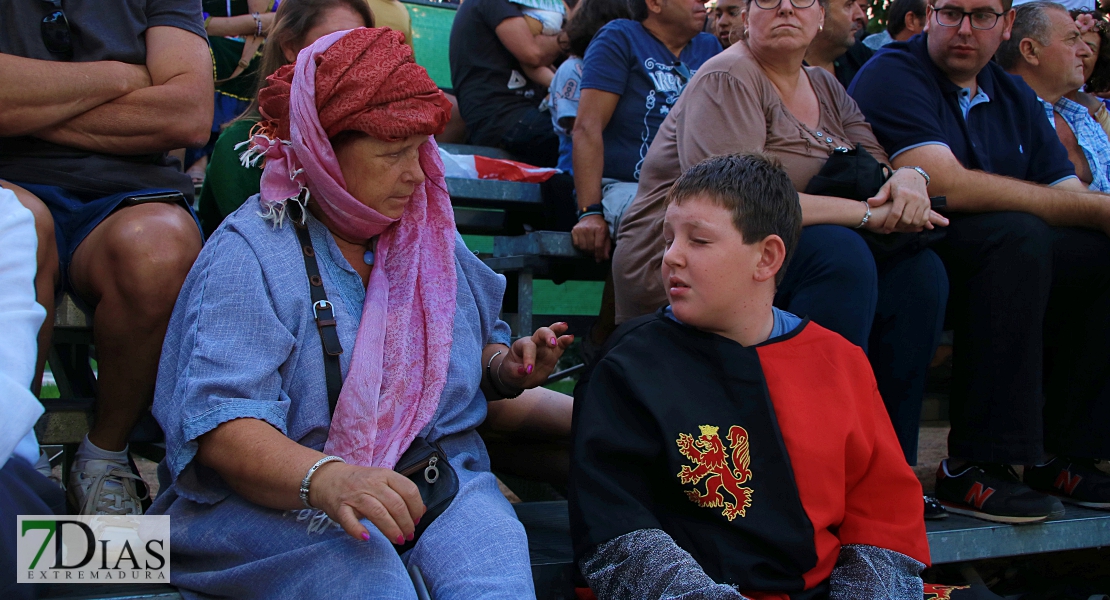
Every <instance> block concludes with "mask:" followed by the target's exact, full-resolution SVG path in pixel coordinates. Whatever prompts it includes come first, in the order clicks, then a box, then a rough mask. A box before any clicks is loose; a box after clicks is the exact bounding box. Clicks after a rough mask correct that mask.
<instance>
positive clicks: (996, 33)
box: [849, 0, 1110, 523]
mask: <svg viewBox="0 0 1110 600" xmlns="http://www.w3.org/2000/svg"><path fill="white" fill-rule="evenodd" d="M1014 19H1015V13H1014V11H1013V10H1011V6H1010V4H1009V1H1008V0H1006V1H1003V0H933V2H932V3H931V4H930V6H929V7H928V9H927V11H926V25H925V30H924V33H923V34H922V35H919V36H916V37H914V38H912V39H910V40H909V41H908V42H897V43H894V44H891V45H889V46H887V47H886V49H884V51H883V52H880V53H879V54H877V55H876V56H875V58H874V59H872V60H871V62H869V63H868V64H867V65H866V66H865V67H864V68H863V70H861V71H860V73H859V75H858V76H857V77H856V79H855V81H854V82H853V84H852V86H851V88H850V89H849V93H850V94H851V95H852V96H853V97H854V98H855V100H856V102H857V103H859V106H860V109H861V110H862V111H863V113H864V115H865V116H866V117H867V120H868V122H869V123H870V124H871V126H872V128H873V130H874V131H875V134H876V136H877V137H878V139H879V141H880V142H881V143H882V144H883V146H884V147H885V148H886V150H887V152H888V153H889V154H890V157H891V159H892V162H893V164H894V166H895V167H898V166H901V165H920V166H922V167H924V168H925V169H926V170H927V171H928V172H929V173H930V174H932V180H931V182H930V184H929V194H930V195H933V196H946V197H947V206H948V211H949V212H948V213H946V214H948V216H949V217H950V219H951V224H950V225H949V226H948V227H947V234H946V237H945V238H944V239H943V240H941V241H939V242H937V243H936V244H935V245H934V246H933V248H934V250H936V252H937V254H939V255H940V257H941V259H942V260H943V261H944V263H945V266H946V268H947V270H948V277H949V281H950V285H951V297H950V299H949V303H948V306H949V312H948V320H949V323H950V325H951V326H952V328H953V329H954V332H955V347H954V355H953V374H952V392H951V409H950V421H951V424H952V430H951V433H950V434H949V437H948V450H949V458H948V459H946V460H945V461H944V462H942V463H941V465H940V467H939V469H938V471H937V489H936V496H937V497H938V498H939V499H940V500H941V502H942V503H943V504H945V505H946V507H947V508H948V509H949V510H950V511H954V512H957V513H962V514H968V515H972V516H975V517H979V518H983V519H987V520H991V521H997V522H1005V523H1027V522H1036V521H1043V520H1046V519H1049V518H1054V517H1057V516H1059V515H1062V514H1063V513H1064V508H1063V505H1062V504H1061V503H1060V498H1062V499H1064V500H1065V501H1068V502H1073V503H1077V504H1082V505H1085V506H1090V507H1096V508H1098V507H1101V508H1110V477H1108V476H1107V475H1106V474H1105V473H1103V472H1102V471H1100V470H1099V469H1098V468H1097V467H1096V466H1095V463H1096V462H1097V460H1098V459H1104V458H1108V457H1110V436H1107V435H1106V431H1110V316H1108V313H1107V311H1106V307H1107V306H1108V305H1110V238H1108V237H1107V232H1110V197H1108V196H1106V195H1104V194H1099V193H1093V192H1090V191H1089V190H1088V189H1087V187H1086V186H1085V185H1084V184H1083V183H1082V182H1081V181H1080V180H1079V179H1077V178H1076V176H1075V168H1074V167H1073V165H1072V163H1071V162H1070V161H1069V160H1068V153H1067V150H1066V149H1065V148H1064V146H1063V145H1062V144H1061V143H1060V141H1059V140H1058V139H1057V136H1056V133H1055V132H1054V131H1053V128H1052V125H1051V124H1050V123H1049V122H1048V121H1047V119H1045V108H1044V105H1043V104H1042V102H1041V101H1040V100H1039V99H1038V98H1037V95H1036V94H1035V93H1034V92H1033V90H1031V89H1029V87H1028V86H1027V85H1026V84H1025V83H1024V82H1022V81H1021V79H1020V78H1019V77H1014V76H1011V75H1009V74H1007V73H1006V72H1005V71H1004V70H1003V69H1002V67H1001V66H999V65H998V64H997V63H992V62H991V57H992V56H993V55H994V54H995V51H996V50H998V48H999V46H1000V45H1001V44H1002V42H1003V41H1004V40H1006V39H1008V38H1010V37H1011V35H1012V28H1013V25H1014ZM1018 43H1019V44H1022V43H1023V42H1022V41H1021V40H1019V41H1018ZM1045 43H1046V44H1047V40H1046V42H1045ZM1032 50H1033V47H1032V46H1030V51H1032ZM1036 50H1037V53H1040V52H1041V50H1042V48H1040V45H1039V43H1038V47H1037V48H1036ZM1031 53H1032V52H1031ZM1014 465H1026V468H1025V471H1024V475H1023V478H1019V477H1018V476H1017V475H1016V472H1015V470H1014V468H1013V466H1014Z"/></svg>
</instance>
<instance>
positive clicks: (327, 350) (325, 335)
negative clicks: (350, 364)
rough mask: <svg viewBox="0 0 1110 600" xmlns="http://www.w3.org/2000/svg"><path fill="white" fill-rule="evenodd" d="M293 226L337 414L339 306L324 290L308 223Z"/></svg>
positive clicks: (340, 382)
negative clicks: (333, 302)
mask: <svg viewBox="0 0 1110 600" xmlns="http://www.w3.org/2000/svg"><path fill="white" fill-rule="evenodd" d="M293 230H294V231H296V232H297V239H298V240H300V243H301V257H302V258H304V270H305V272H306V273H308V290H309V292H310V293H311V294H312V315H313V316H314V317H315V318H316V329H317V330H318V331H319V332H320V342H321V344H323V346H324V376H325V378H326V379H327V385H328V406H330V407H331V413H332V414H335V405H336V403H337V402H339V390H340V389H341V388H342V387H343V373H342V371H341V370H340V368H339V355H340V354H343V345H342V344H340V343H339V332H338V331H336V329H335V310H334V307H333V306H332V305H331V302H328V296H327V294H325V293H324V280H323V279H322V278H321V277H320V265H319V263H317V262H316V251H315V250H313V249H312V239H311V238H310V237H309V235H308V227H307V226H306V225H304V224H303V223H297V222H296V221H294V223H293Z"/></svg>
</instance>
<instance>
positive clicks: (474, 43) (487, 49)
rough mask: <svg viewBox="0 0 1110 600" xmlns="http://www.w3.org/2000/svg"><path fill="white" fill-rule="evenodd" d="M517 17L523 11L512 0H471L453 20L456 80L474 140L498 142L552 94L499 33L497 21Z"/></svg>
mask: <svg viewBox="0 0 1110 600" xmlns="http://www.w3.org/2000/svg"><path fill="white" fill-rule="evenodd" d="M513 17H523V13H521V12H520V7H519V6H517V5H516V4H513V3H511V2H509V1H508V0H467V1H466V2H463V3H462V4H461V5H460V6H459V12H458V13H457V14H456V15H455V22H454V24H453V25H452V26H451V42H450V48H449V57H450V60H451V83H452V84H453V85H454V86H455V95H456V96H457V97H458V99H459V112H460V113H462V117H463V120H464V121H466V126H467V129H469V130H470V141H471V143H474V144H479V145H482V146H496V145H498V142H499V141H500V140H501V137H502V136H503V135H504V134H505V132H506V131H508V129H509V127H512V126H513V125H515V124H516V123H517V122H518V121H520V119H521V118H523V116H524V115H525V114H526V113H527V112H528V111H529V110H531V109H533V108H536V107H537V106H539V104H540V101H542V100H543V98H544V96H546V95H547V89H545V88H544V87H543V86H541V85H539V84H536V83H535V82H533V81H531V80H529V79H528V78H527V77H525V76H524V71H523V70H522V69H521V67H520V61H518V60H517V59H516V57H515V56H513V54H512V53H511V52H509V50H508V48H506V47H505V45H504V44H502V43H501V39H500V38H498V37H497V31H496V30H497V26H498V25H500V24H501V22H502V21H504V20H505V19H511V18H513Z"/></svg>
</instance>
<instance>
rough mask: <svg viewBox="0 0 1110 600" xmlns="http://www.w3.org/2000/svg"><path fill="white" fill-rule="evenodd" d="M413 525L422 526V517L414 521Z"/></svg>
mask: <svg viewBox="0 0 1110 600" xmlns="http://www.w3.org/2000/svg"><path fill="white" fill-rule="evenodd" d="M412 524H413V525H419V524H420V517H416V520H415V521H413V522H412Z"/></svg>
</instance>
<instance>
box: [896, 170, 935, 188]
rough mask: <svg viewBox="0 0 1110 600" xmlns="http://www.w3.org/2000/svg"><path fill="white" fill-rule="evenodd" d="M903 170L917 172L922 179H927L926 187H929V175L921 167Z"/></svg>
mask: <svg viewBox="0 0 1110 600" xmlns="http://www.w3.org/2000/svg"><path fill="white" fill-rule="evenodd" d="M902 168H903V169H913V170H914V171H917V173H918V174H919V175H921V176H922V177H924V178H925V187H929V174H928V173H926V172H925V169H922V168H921V167H902Z"/></svg>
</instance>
